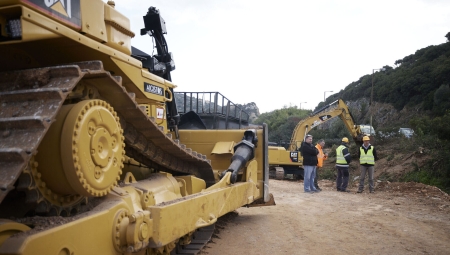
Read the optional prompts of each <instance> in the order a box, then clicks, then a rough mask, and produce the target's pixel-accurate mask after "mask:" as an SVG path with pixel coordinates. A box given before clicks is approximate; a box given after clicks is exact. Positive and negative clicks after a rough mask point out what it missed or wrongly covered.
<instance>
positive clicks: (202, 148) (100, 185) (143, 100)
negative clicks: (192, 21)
mask: <svg viewBox="0 0 450 255" xmlns="http://www.w3.org/2000/svg"><path fill="white" fill-rule="evenodd" d="M142 15H143V21H144V22H143V23H144V28H143V29H141V31H139V32H140V34H141V35H146V36H150V37H152V38H150V37H149V42H150V40H151V39H153V40H154V43H155V47H156V49H157V54H155V55H153V56H152V55H149V54H147V53H145V52H144V51H142V50H140V49H137V48H134V47H132V46H131V38H132V37H134V36H135V33H134V32H133V31H131V30H130V21H129V19H128V18H127V17H125V16H124V15H123V14H121V13H120V12H118V11H117V10H116V9H115V4H114V2H113V1H108V2H107V3H104V2H103V1H101V0H2V1H0V56H1V57H0V254H2V255H4V254H23V255H25V254H50V255H77V254H78V255H79V254H83V255H85V254H141V255H144V254H146V255H149V254H196V253H198V252H199V250H200V249H201V247H202V246H203V245H204V244H205V243H206V242H207V241H208V240H209V239H208V238H209V237H208V236H210V235H211V234H212V230H213V229H214V228H213V226H214V223H215V222H216V221H217V219H218V218H219V217H221V216H223V215H225V214H227V213H228V212H231V211H233V210H235V209H237V208H239V207H242V206H255V205H257V206H258V205H260V206H262V205H268V204H273V197H272V196H271V195H270V194H269V193H268V191H269V190H268V187H269V183H268V181H269V177H268V176H269V173H268V147H267V144H268V141H267V137H268V135H267V127H266V125H262V126H261V127H254V128H251V129H249V128H245V125H244V126H242V125H241V124H242V121H241V120H240V119H239V118H237V117H236V116H234V117H233V116H230V115H229V114H228V113H229V112H231V108H230V104H229V103H228V104H227V105H226V106H221V105H219V104H220V102H219V101H220V100H215V101H213V100H210V101H209V103H210V104H212V105H213V109H214V114H215V115H214V118H212V120H213V121H216V123H210V125H204V127H206V128H198V125H197V124H198V123H201V121H199V117H198V114H197V113H195V112H191V113H190V114H187V113H186V114H184V113H180V111H179V109H181V108H183V107H184V108H185V107H186V104H187V101H186V100H185V101H184V102H183V101H179V102H178V104H179V105H177V102H176V101H177V100H176V98H175V95H176V94H175V91H174V90H175V89H176V88H177V86H176V85H175V84H174V83H173V82H172V81H171V76H170V72H171V71H173V70H175V63H174V61H173V57H172V54H171V53H170V52H169V51H168V46H167V42H166V41H165V39H164V34H166V33H167V31H166V26H165V21H164V19H163V18H162V16H161V13H160V12H159V10H158V9H156V8H154V7H150V8H149V9H148V11H147V13H143V14H142ZM149 50H150V51H151V50H152V49H149ZM222 102H223V101H222ZM191 108H192V107H191ZM219 109H221V111H219ZM223 109H227V114H224V112H223ZM220 119H222V120H223V119H226V121H225V122H226V123H227V125H226V126H225V127H224V126H223V125H221V124H220V123H225V122H224V121H222V122H220V121H218V120H220ZM233 121H235V122H238V123H239V124H238V125H234V126H233V125H230V124H229V123H230V122H233ZM181 124H182V125H181ZM208 127H215V128H208Z"/></svg>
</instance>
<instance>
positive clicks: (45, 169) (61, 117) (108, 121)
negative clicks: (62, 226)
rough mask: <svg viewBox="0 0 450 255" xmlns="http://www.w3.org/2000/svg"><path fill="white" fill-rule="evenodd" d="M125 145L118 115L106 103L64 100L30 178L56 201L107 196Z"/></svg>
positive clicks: (117, 176) (119, 168) (60, 203)
mask: <svg viewBox="0 0 450 255" xmlns="http://www.w3.org/2000/svg"><path fill="white" fill-rule="evenodd" d="M124 148H125V143H124V137H123V130H122V128H121V126H120V123H119V117H118V116H117V113H116V112H115V111H114V109H113V108H112V107H111V106H110V105H109V104H108V103H106V102H105V101H102V100H85V101H81V102H79V103H77V104H72V105H64V106H63V107H62V108H61V110H60V112H59V113H58V116H57V118H56V122H55V123H53V124H52V125H51V127H50V129H49V131H48V132H47V134H46V136H45V137H44V139H43V141H42V142H41V144H40V145H39V148H38V153H37V155H36V161H37V166H36V170H35V173H33V176H32V177H33V178H34V181H36V182H40V183H39V184H38V185H37V186H38V187H39V191H40V192H41V193H42V194H43V195H44V197H45V198H46V200H47V201H48V202H50V203H51V204H52V205H55V206H65V205H64V203H65V202H66V201H68V200H71V201H72V200H73V199H76V200H78V198H81V199H83V198H84V199H85V198H86V197H100V196H105V195H106V194H108V193H109V192H110V191H111V190H112V188H113V187H114V185H117V181H118V180H119V179H120V175H121V173H122V168H123V161H124V159H125V150H124ZM30 170H31V171H32V172H33V168H31V169H30ZM47 193H49V195H51V196H46V194H47Z"/></svg>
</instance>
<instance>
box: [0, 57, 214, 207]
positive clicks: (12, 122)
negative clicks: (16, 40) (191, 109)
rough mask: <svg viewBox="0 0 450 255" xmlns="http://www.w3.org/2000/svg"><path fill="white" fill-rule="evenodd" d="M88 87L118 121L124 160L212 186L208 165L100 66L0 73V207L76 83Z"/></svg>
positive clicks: (86, 64)
mask: <svg viewBox="0 0 450 255" xmlns="http://www.w3.org/2000/svg"><path fill="white" fill-rule="evenodd" d="M81 80H83V82H85V83H88V84H89V85H90V86H94V87H95V88H96V90H97V91H98V92H99V96H100V97H101V99H102V100H104V101H106V102H108V103H109V104H110V105H111V106H112V107H113V108H114V110H115V111H116V112H117V114H118V116H119V117H120V124H121V127H122V129H123V130H124V137H125V144H126V147H125V150H126V154H127V155H128V156H129V157H132V158H134V159H136V160H137V161H139V162H141V163H142V164H145V165H147V166H149V167H153V168H155V169H158V170H163V171H167V172H172V173H183V174H192V175H195V176H197V177H199V178H202V179H204V180H205V181H206V184H207V186H209V185H212V184H213V183H214V175H213V171H212V167H211V163H210V160H208V159H206V156H204V155H201V154H198V153H196V152H194V151H192V150H191V149H189V148H186V146H185V145H183V144H180V142H179V141H178V140H174V139H172V137H171V135H170V134H167V135H166V134H165V133H164V132H163V130H162V129H161V127H159V126H158V125H157V124H156V123H155V121H154V119H153V118H152V117H149V116H147V115H146V114H145V113H144V111H143V110H141V108H140V107H139V105H138V104H137V103H136V101H135V100H134V99H133V98H132V97H131V96H130V95H129V94H128V92H127V91H126V89H125V87H123V86H122V79H121V77H115V76H111V74H110V73H109V72H108V71H105V70H104V69H103V65H102V62H100V61H89V62H80V63H75V64H72V65H65V66H56V67H46V68H39V69H30V70H22V71H13V72H3V73H0V106H1V107H0V202H1V201H2V200H3V199H4V198H5V196H6V195H7V194H8V192H9V191H11V190H12V189H14V184H15V182H16V181H17V179H18V178H19V176H20V175H21V173H22V172H23V170H24V169H25V167H26V166H27V164H28V163H29V161H30V160H31V158H32V156H33V155H35V154H36V153H37V148H38V146H39V144H40V143H41V141H42V139H43V137H44V136H45V134H46V133H47V131H48V129H49V127H50V125H51V124H52V123H53V122H54V121H55V119H56V116H57V114H58V111H59V110H60V108H61V107H62V105H63V104H64V101H65V100H66V98H67V96H68V95H69V93H70V92H71V91H72V90H73V89H74V88H75V86H76V85H77V84H78V83H79V82H80V81H81Z"/></svg>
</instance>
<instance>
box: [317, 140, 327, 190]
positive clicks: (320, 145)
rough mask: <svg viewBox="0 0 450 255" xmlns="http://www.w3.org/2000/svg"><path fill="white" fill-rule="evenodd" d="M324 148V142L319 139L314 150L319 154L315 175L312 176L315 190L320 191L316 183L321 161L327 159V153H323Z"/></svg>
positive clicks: (321, 164) (321, 165)
mask: <svg viewBox="0 0 450 255" xmlns="http://www.w3.org/2000/svg"><path fill="white" fill-rule="evenodd" d="M324 146H325V141H324V140H323V139H320V140H319V141H318V142H317V144H316V148H317V150H318V151H319V154H317V167H316V175H315V176H314V186H315V187H316V189H317V190H319V191H322V189H321V188H320V187H319V184H318V183H317V182H318V180H319V178H318V177H319V170H320V169H322V167H323V161H324V160H326V159H327V158H328V153H323V147H324Z"/></svg>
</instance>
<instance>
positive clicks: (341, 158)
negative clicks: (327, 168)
mask: <svg viewBox="0 0 450 255" xmlns="http://www.w3.org/2000/svg"><path fill="white" fill-rule="evenodd" d="M345 148H347V147H345V146H344V145H341V146H339V147H337V149H336V164H338V165H341V164H342V165H348V163H347V160H345V158H344V154H343V153H342V151H343V150H344V149H345Z"/></svg>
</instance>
